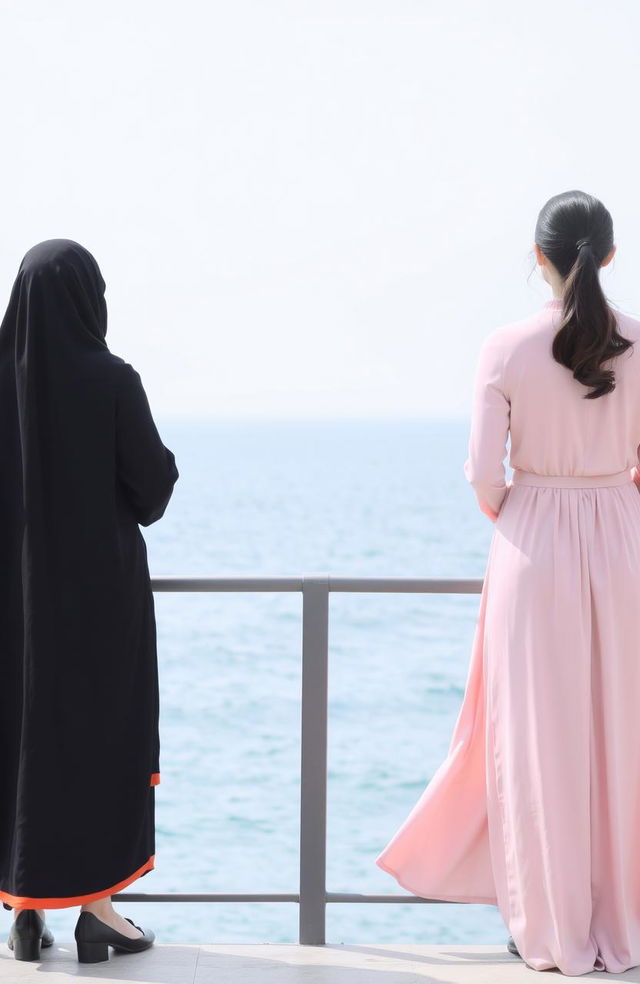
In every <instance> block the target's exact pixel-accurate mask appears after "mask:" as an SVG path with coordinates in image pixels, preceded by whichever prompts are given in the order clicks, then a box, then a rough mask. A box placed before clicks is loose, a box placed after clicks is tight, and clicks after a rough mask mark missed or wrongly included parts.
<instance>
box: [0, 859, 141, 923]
mask: <svg viewBox="0 0 640 984" xmlns="http://www.w3.org/2000/svg"><path fill="white" fill-rule="evenodd" d="M155 857H156V856H155V854H152V855H151V857H150V858H149V859H148V860H147V861H145V863H144V864H143V865H141V866H140V867H139V868H138V870H137V871H134V873H133V874H132V875H129V877H128V878H123V880H122V881H119V882H117V883H116V884H115V885H112V886H111V888H105V889H104V890H103V891H101V892H91V893H90V894H89V895H70V896H67V897H63V898H58V899H56V898H54V899H36V898H30V897H29V896H28V895H9V893H8V892H2V891H0V900H1V901H2V902H6V903H7V905H10V906H11V908H12V909H18V910H19V909H64V908H65V907H67V906H71V905H84V904H85V903H86V902H95V901H96V899H103V898H106V896H107V895H115V893H116V892H119V891H120V889H121V888H126V886H127V885H130V884H131V882H132V881H135V880H136V878H139V877H140V876H141V875H144V873H145V872H146V871H153V868H154V861H155Z"/></svg>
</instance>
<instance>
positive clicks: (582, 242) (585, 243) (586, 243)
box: [577, 239, 591, 249]
mask: <svg viewBox="0 0 640 984" xmlns="http://www.w3.org/2000/svg"><path fill="white" fill-rule="evenodd" d="M590 245H591V243H590V242H589V240H588V239H579V240H578V243H577V246H578V249H581V248H582V247H583V246H590Z"/></svg>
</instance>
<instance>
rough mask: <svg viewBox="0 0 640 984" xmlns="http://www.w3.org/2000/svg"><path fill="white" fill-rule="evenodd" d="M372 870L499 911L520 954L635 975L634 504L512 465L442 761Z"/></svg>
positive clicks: (578, 480)
mask: <svg viewBox="0 0 640 984" xmlns="http://www.w3.org/2000/svg"><path fill="white" fill-rule="evenodd" d="M376 864H377V865H378V866H379V867H380V868H382V869H383V870H385V871H387V872H388V873H389V874H391V875H393V877H394V878H396V880H397V881H398V883H399V884H400V885H402V886H403V887H404V888H406V889H408V890H409V891H411V892H413V893H414V894H416V895H420V896H422V897H424V898H430V899H438V900H443V901H456V902H469V903H473V902H476V903H488V904H492V905H497V906H498V908H499V911H500V913H501V915H502V917H503V919H504V922H505V925H506V926H507V927H508V930H509V932H510V934H511V935H512V936H513V938H514V941H515V943H516V946H517V947H518V950H519V952H520V955H521V957H522V958H523V960H524V961H525V962H526V963H527V964H528V965H529V966H530V967H532V968H533V969H535V970H546V969H550V968H556V967H557V968H558V969H559V970H560V971H561V972H562V973H564V974H566V975H571V976H578V975H581V974H588V973H590V972H591V971H593V970H605V971H608V972H610V973H622V972H624V971H625V970H628V969H629V968H630V967H634V966H637V965H640V492H639V489H638V487H637V486H636V484H635V483H634V482H633V480H632V478H631V471H627V470H625V471H623V472H619V473H616V474H614V475H602V476H548V475H539V474H537V473H533V472H524V471H520V470H518V469H516V470H515V471H514V474H513V481H512V484H511V485H509V488H508V490H507V493H506V496H505V499H504V501H503V504H502V506H501V509H500V513H499V516H498V519H497V521H496V524H495V528H494V532H493V537H492V541H491V545H490V549H489V555H488V559H487V565H486V571H485V578H484V583H483V589H482V595H481V598H480V607H479V615H478V620H477V623H476V629H475V633H474V639H473V645H472V653H471V661H470V665H469V672H468V676H467V682H466V687H465V694H464V698H463V702H462V706H461V708H460V711H459V714H458V718H457V721H456V724H455V727H454V731H453V735H452V738H451V743H450V746H449V750H448V754H447V757H446V759H445V760H444V761H443V762H442V764H441V765H440V767H439V768H438V769H437V770H436V772H435V774H434V775H433V777H432V779H431V781H430V782H429V784H428V785H427V787H426V789H425V790H424V792H423V794H422V796H421V797H420V799H419V800H418V802H417V803H416V804H415V806H414V807H413V809H412V810H411V812H410V813H409V815H408V816H407V818H406V820H405V821H404V823H403V824H402V825H401V826H400V828H399V829H398V830H397V831H396V833H395V834H394V836H393V837H392V838H391V840H390V841H389V843H388V844H387V846H386V847H385V848H384V850H383V851H382V852H381V853H380V854H379V855H378V857H377V858H376Z"/></svg>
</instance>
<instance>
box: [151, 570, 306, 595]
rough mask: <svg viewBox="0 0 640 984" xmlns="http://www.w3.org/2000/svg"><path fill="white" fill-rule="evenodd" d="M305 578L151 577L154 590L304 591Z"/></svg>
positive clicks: (240, 576)
mask: <svg viewBox="0 0 640 984" xmlns="http://www.w3.org/2000/svg"><path fill="white" fill-rule="evenodd" d="M303 580H304V578H302V577H299V576H295V575H294V576H291V577H288V576H286V575H284V576H282V577H277V576H276V577H272V576H265V577H252V576H251V575H243V574H231V575H222V576H220V577H199V576H198V575H186V576H182V575H179V576H178V575H173V574H156V575H155V577H152V578H151V587H152V589H153V590H154V591H302V583H303Z"/></svg>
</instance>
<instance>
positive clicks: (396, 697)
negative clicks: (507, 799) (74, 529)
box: [48, 419, 510, 943]
mask: <svg viewBox="0 0 640 984" xmlns="http://www.w3.org/2000/svg"><path fill="white" fill-rule="evenodd" d="M158 427H159V430H160V433H161V436H162V439H163V441H164V443H165V444H166V445H167V446H168V447H170V448H171V450H172V451H173V452H174V454H175V456H176V463H177V465H178V468H179V471H180V478H179V480H178V483H177V484H176V487H175V491H174V495H173V498H172V500H171V502H170V504H169V506H168V508H167V511H166V513H165V516H164V517H163V519H161V520H160V521H159V522H158V523H156V524H154V525H153V526H150V527H148V528H146V529H144V528H143V529H142V532H143V535H144V537H145V540H146V543H147V549H148V555H149V567H150V570H151V574H152V575H160V574H175V575H186V574H201V575H223V574H226V575H229V574H247V575H248V574H260V575H283V574H284V575H303V574H313V573H328V574H333V575H350V576H356V577H357V576H386V575H389V576H413V577H428V578H482V577H483V576H484V572H485V566H486V559H487V553H488V549H489V544H490V539H491V535H492V532H493V529H494V526H493V523H491V521H490V520H489V519H488V518H487V517H486V516H484V514H483V513H481V512H480V510H479V508H478V506H477V503H476V499H475V495H474V494H473V490H472V488H471V487H470V485H469V484H468V482H467V481H466V478H465V476H464V473H463V464H464V460H465V458H466V454H467V442H468V436H469V425H468V422H467V421H464V420H451V421H446V420H444V421H443V420H418V419H411V420H392V419H380V420H376V419H367V420H364V419H363V420H354V419H350V420H340V419H334V420H312V421H309V420H299V419H298V420H291V421H284V420H259V421H249V420H244V421H239V420H236V421H233V420H225V421H215V422H207V421H201V422H187V421H180V422H175V421H174V422H171V421H159V422H158ZM509 476H510V469H507V477H509ZM479 601H480V597H479V595H477V594H467V595H464V594H458V595H454V594H432V595H429V594H371V595H367V594H343V593H335V594H332V595H330V602H329V606H330V608H329V618H330V626H329V724H328V803H327V890H328V891H330V892H350V893H367V894H370V893H376V894H402V893H405V889H403V888H401V887H400V886H399V885H398V883H397V882H396V881H395V879H393V878H392V877H391V876H390V875H388V874H387V873H386V872H383V871H382V870H381V869H379V868H378V867H377V866H376V864H375V857H376V856H377V854H378V853H379V852H380V851H381V850H382V848H383V847H384V846H385V844H386V843H387V842H388V840H389V839H390V838H391V836H392V835H393V834H394V832H395V831H396V830H397V828H398V826H399V825H400V824H401V823H402V821H403V820H404V819H405V817H406V816H407V814H408V813H409V811H410V810H411V808H412V807H413V806H414V804H415V802H416V801H417V800H418V798H419V797H420V795H421V794H422V792H423V790H424V788H425V786H426V785H427V783H428V781H429V779H430V778H431V776H432V775H433V773H434V771H435V770H436V768H437V767H438V765H439V764H440V763H441V762H442V760H443V759H444V758H445V757H446V754H447V749H448V745H449V741H450V738H451V732H452V730H453V726H454V723H455V720H456V717H457V714H458V711H459V709H460V704H461V701H462V697H463V694H464V687H465V681H466V675H467V670H468V665H469V659H470V654H471V645H472V640H473V633H474V628H475V623H476V619H477V614H478V608H479ZM155 608H156V621H157V631H158V663H159V675H160V701H161V708H160V741H161V752H160V767H161V776H162V779H161V783H160V785H158V786H157V787H156V862H155V864H156V867H155V870H154V871H152V872H150V873H148V874H147V875H145V877H144V878H142V879H139V880H138V881H136V882H134V883H133V884H132V885H130V886H129V887H128V889H127V888H125V889H124V890H123V892H124V893H126V892H127V891H128V890H129V891H131V892H133V891H136V892H144V893H156V892H157V893H160V892H236V893H244V892H264V893H267V892H273V893H294V892H298V890H299V884H298V867H299V838H300V783H299V778H300V686H301V645H302V598H301V594H300V593H267V592H265V593H263V592H260V593H253V592H251V593H246V594H242V593H239V592H221V593H217V594H215V593H214V594H212V593H208V594H204V593H201V594H184V593H173V594H170V593H160V592H158V593H156V594H155ZM115 904H116V907H117V908H118V909H119V911H120V912H122V913H123V914H124V915H128V916H129V917H130V918H132V919H133V920H134V922H136V923H137V924H139V925H142V926H150V927H152V928H153V929H154V931H155V933H156V938H157V940H158V942H171V943H178V942H192V943H195V942H203V943H208V942H256V943H262V942H273V943H281V942H285V943H294V942H297V940H298V918H299V907H298V904H297V903H294V902H252V903H243V902H240V903H237V902H217V903H199V902H198V903H190V902H185V903H172V902H160V903H138V902H126V901H125V900H124V899H123V900H121V901H118V902H116V903H115ZM77 911H78V910H77V909H68V910H56V911H52V912H50V913H49V914H48V921H49V924H50V926H51V927H52V929H53V931H54V933H57V934H58V936H59V937H60V938H66V937H69V938H71V933H72V928H73V925H74V924H75V919H76V917H77ZM507 935H508V934H507V932H506V930H505V927H504V924H503V921H502V919H501V917H500V914H499V912H498V910H497V908H496V907H494V906H489V905H467V904H455V903H421V904H390V903H328V904H327V935H326V939H327V942H333V943H339V942H345V943H348V942H358V943H366V942H397V941H405V942H411V943H430V942H434V943H440V942H450V943H462V942H471V943H493V942H500V941H506V937H507Z"/></svg>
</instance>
